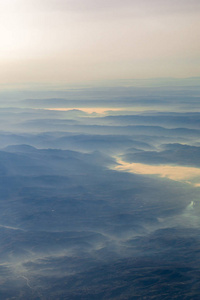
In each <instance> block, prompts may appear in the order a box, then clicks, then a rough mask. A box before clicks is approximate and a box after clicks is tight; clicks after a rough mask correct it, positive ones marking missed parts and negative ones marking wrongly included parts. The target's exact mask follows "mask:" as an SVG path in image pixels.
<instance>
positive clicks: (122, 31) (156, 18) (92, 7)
mask: <svg viewBox="0 0 200 300" xmlns="http://www.w3.org/2000/svg"><path fill="white" fill-rule="evenodd" d="M0 25H1V26H0V37H1V44H0V82H1V84H23V83H40V84H43V83H44V84H45V83H50V84H71V83H75V84H76V83H85V82H90V81H102V80H103V81H105V80H118V79H134V78H154V77H180V78H182V77H191V76H192V77H193V76H200V59H199V53H200V36H199V29H200V1H199V0H167V1H166V0H107V1H106V0H0Z"/></svg>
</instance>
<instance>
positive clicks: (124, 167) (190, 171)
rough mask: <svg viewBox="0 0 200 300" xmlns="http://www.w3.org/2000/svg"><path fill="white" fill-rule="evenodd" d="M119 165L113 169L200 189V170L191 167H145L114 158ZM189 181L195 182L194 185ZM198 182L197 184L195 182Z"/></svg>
mask: <svg viewBox="0 0 200 300" xmlns="http://www.w3.org/2000/svg"><path fill="white" fill-rule="evenodd" d="M116 161H117V163H118V164H119V165H117V166H115V167H114V169H115V170H117V171H125V172H130V173H135V174H142V175H157V176H159V177H163V178H164V177H165V178H168V179H171V180H175V181H183V182H187V183H189V184H192V185H193V186H195V187H200V169H199V168H193V167H183V166H170V165H158V166H155V165H147V164H141V163H128V162H125V161H123V160H121V159H120V158H116ZM190 180H195V183H193V182H191V181H190ZM197 180H199V181H198V182H196V181H197Z"/></svg>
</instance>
